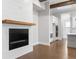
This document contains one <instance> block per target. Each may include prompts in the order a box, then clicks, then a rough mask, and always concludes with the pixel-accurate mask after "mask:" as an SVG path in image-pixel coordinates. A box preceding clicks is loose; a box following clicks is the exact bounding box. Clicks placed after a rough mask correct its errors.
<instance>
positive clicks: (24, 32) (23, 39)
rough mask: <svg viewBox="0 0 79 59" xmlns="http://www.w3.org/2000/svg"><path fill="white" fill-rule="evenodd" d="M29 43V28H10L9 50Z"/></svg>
mask: <svg viewBox="0 0 79 59" xmlns="http://www.w3.org/2000/svg"><path fill="white" fill-rule="evenodd" d="M28 44H29V30H28V29H16V28H15V29H14V28H13V29H12V28H10V29H9V50H13V49H16V48H19V47H22V46H26V45H28Z"/></svg>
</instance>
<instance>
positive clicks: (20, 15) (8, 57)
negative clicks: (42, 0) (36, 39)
mask: <svg viewBox="0 0 79 59" xmlns="http://www.w3.org/2000/svg"><path fill="white" fill-rule="evenodd" d="M2 7H3V8H2V9H3V11H2V13H3V15H2V18H3V19H5V18H11V19H14V20H17V21H29V22H33V3H32V0H3V6H2ZM9 28H29V29H30V37H29V42H30V44H29V45H28V46H24V47H21V48H18V49H14V50H12V51H9V50H8V41H9V37H8V29H9ZM2 30H3V32H2V36H3V37H2V38H3V39H2V40H3V41H2V42H3V59H15V58H17V57H19V56H22V55H24V54H26V53H28V52H31V51H32V50H33V47H32V44H33V27H28V26H15V25H6V24H3V28H2Z"/></svg>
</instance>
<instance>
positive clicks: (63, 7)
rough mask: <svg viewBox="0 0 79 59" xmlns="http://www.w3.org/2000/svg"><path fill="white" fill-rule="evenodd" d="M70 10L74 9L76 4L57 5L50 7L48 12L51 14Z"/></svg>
mask: <svg viewBox="0 0 79 59" xmlns="http://www.w3.org/2000/svg"><path fill="white" fill-rule="evenodd" d="M71 11H76V5H75V4H72V5H67V6H62V7H58V8H52V9H51V10H50V13H51V14H61V13H65V12H71Z"/></svg>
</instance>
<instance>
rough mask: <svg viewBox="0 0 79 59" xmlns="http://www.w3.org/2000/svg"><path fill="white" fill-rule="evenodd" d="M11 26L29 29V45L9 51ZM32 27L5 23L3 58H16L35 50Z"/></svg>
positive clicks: (3, 28) (3, 29) (3, 30)
mask: <svg viewBox="0 0 79 59" xmlns="http://www.w3.org/2000/svg"><path fill="white" fill-rule="evenodd" d="M9 28H21V29H29V45H26V46H22V47H19V48H16V49H13V50H10V51H9ZM31 31H32V28H31V27H28V26H27V27H26V26H18V25H11V24H10V25H7V24H3V27H2V39H3V41H2V43H3V59H16V58H17V57H20V56H22V55H24V54H26V53H28V52H31V51H32V50H33V48H32V43H33V33H32V32H31Z"/></svg>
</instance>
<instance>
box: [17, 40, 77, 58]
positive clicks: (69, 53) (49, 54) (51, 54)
mask: <svg viewBox="0 0 79 59" xmlns="http://www.w3.org/2000/svg"><path fill="white" fill-rule="evenodd" d="M33 49H34V50H33V52H31V53H28V54H26V55H23V56H21V57H19V58H17V59H76V51H75V50H76V49H74V48H67V41H66V40H60V41H55V42H53V43H51V45H50V46H44V45H36V46H34V48H33Z"/></svg>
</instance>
